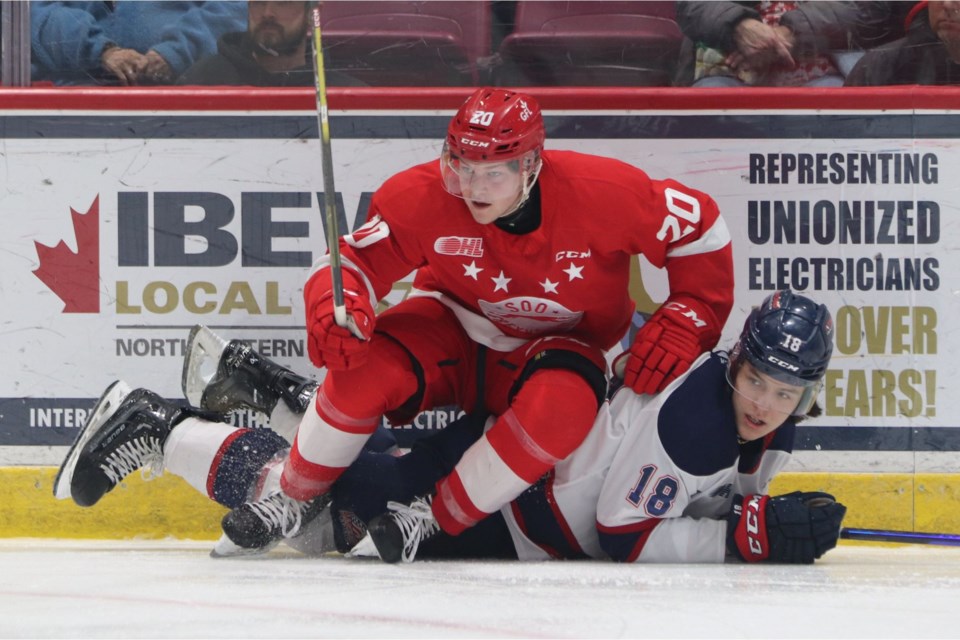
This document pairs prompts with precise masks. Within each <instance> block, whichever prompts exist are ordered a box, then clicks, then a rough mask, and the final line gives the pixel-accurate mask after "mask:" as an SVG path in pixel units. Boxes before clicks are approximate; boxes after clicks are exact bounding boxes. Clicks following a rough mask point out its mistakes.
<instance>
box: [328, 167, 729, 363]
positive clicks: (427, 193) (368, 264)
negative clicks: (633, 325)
mask: <svg viewBox="0 0 960 640" xmlns="http://www.w3.org/2000/svg"><path fill="white" fill-rule="evenodd" d="M539 188H540V201H541V212H542V213H541V215H542V220H541V224H540V226H539V228H538V229H536V230H535V231H533V232H530V233H527V234H523V235H517V234H512V233H509V232H507V231H504V230H502V229H500V228H499V227H497V226H496V225H494V224H488V225H481V224H478V223H477V222H475V221H474V219H473V217H472V216H471V215H470V212H469V210H468V209H467V207H466V204H465V203H464V202H463V200H462V199H460V198H457V197H455V196H453V195H451V194H449V193H447V192H446V191H445V190H444V188H443V184H442V181H441V178H440V168H439V163H438V162H436V161H434V162H429V163H425V164H422V165H418V166H415V167H412V168H410V169H407V170H405V171H403V172H401V173H399V174H397V175H395V176H394V177H392V178H390V179H389V180H387V181H386V182H385V183H384V184H383V186H382V187H381V188H380V189H379V190H378V191H377V192H376V193H375V194H374V196H373V199H372V202H371V208H370V213H369V218H368V221H367V223H366V224H365V225H363V226H362V227H361V228H359V229H358V230H357V231H355V232H354V233H353V234H351V235H349V236H346V237H345V238H343V239H342V241H341V251H342V258H343V264H344V267H345V268H351V269H354V270H355V271H357V272H359V273H361V274H362V275H363V277H364V278H365V279H366V281H367V283H368V285H369V287H370V294H371V298H372V300H373V301H374V302H375V301H377V300H379V299H381V298H383V297H384V296H385V295H386V294H387V293H388V292H389V291H390V289H391V287H392V285H393V284H394V283H395V282H396V281H398V280H400V279H401V278H403V277H404V276H406V275H407V274H409V273H410V272H411V271H413V270H417V273H416V276H415V280H414V292H413V293H412V295H429V296H434V297H437V298H439V299H440V300H442V301H443V302H444V304H446V305H447V306H449V307H450V308H451V309H453V310H454V312H455V313H456V314H457V316H458V318H459V319H460V321H461V322H462V324H463V326H464V328H465V329H466V331H467V333H468V334H469V335H470V336H471V338H473V339H474V340H476V341H477V342H479V343H481V344H485V345H487V346H488V347H490V348H493V349H497V350H500V351H507V350H512V349H515V348H517V347H518V346H520V345H521V344H522V343H523V342H526V341H528V340H531V339H534V338H537V337H540V336H545V335H556V334H564V335H569V336H571V337H575V338H577V339H580V340H583V341H584V342H586V343H588V344H590V345H591V346H594V347H599V348H601V349H609V348H610V347H611V346H613V345H614V344H615V343H616V342H617V341H618V340H619V339H620V338H621V337H622V336H623V335H624V333H625V332H626V330H627V328H628V325H629V323H630V319H631V316H632V313H633V310H634V303H633V301H632V300H631V299H630V296H629V291H628V280H629V277H630V260H634V259H636V258H635V257H634V256H636V255H637V254H643V255H645V256H646V258H647V259H648V260H649V261H650V262H651V263H652V264H653V265H655V266H657V267H665V268H666V270H667V274H668V278H669V285H670V297H671V298H673V297H675V296H688V297H692V298H694V299H696V300H698V301H701V302H703V303H704V304H705V305H706V306H707V307H708V308H709V309H710V310H711V311H712V313H713V318H710V319H709V321H710V322H711V323H715V328H716V334H717V335H719V334H720V331H721V330H722V328H723V323H724V322H725V321H726V319H727V315H728V314H729V312H730V308H731V306H732V303H733V264H732V254H731V247H730V235H729V232H728V230H727V227H726V225H725V224H724V222H723V219H722V218H721V217H720V213H719V211H718V209H717V205H716V203H715V202H714V201H713V199H711V198H710V197H709V196H708V195H706V194H704V193H701V192H699V191H696V190H694V189H690V188H688V187H686V186H684V185H682V184H680V183H678V182H676V181H674V180H652V179H651V178H649V177H648V176H647V174H646V173H644V172H643V171H641V170H640V169H638V168H636V167H634V166H632V165H629V164H626V163H624V162H620V161H618V160H614V159H610V158H603V157H598V156H590V155H585V154H581V153H576V152H571V151H545V152H544V153H543V168H542V170H541V172H540V176H539ZM320 266H324V265H323V264H320V263H318V268H319V267H320Z"/></svg>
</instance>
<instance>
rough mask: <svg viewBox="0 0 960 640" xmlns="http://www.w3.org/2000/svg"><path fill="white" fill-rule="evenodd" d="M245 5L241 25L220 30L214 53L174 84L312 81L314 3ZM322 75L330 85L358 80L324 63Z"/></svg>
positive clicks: (353, 83)
mask: <svg viewBox="0 0 960 640" xmlns="http://www.w3.org/2000/svg"><path fill="white" fill-rule="evenodd" d="M247 5H248V14H247V29H246V31H236V32H232V33H226V34H224V35H223V36H221V37H220V40H219V41H218V42H217V53H216V54H214V55H211V56H207V57H205V58H203V59H202V60H200V61H199V62H197V63H196V64H195V65H193V66H192V67H190V68H189V69H187V71H186V72H185V73H184V74H183V75H182V76H180V79H179V80H178V81H177V84H182V85H188V84H193V85H252V86H261V87H307V86H313V83H314V72H313V62H312V58H311V56H312V55H313V46H312V42H313V40H312V35H313V19H312V17H311V12H312V11H313V7H314V6H315V5H316V3H315V2H303V1H302V0H294V1H279V2H256V1H255V2H249V3H247ZM325 79H326V82H327V84H330V85H347V86H363V85H364V83H362V82H360V81H358V80H356V79H354V78H351V77H350V76H348V75H346V74H344V73H342V72H339V71H336V70H331V69H326V74H325Z"/></svg>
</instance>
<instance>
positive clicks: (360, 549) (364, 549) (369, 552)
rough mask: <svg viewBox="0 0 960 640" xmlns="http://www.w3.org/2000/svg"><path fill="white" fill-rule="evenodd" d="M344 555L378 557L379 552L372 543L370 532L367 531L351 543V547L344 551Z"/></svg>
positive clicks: (350, 556)
mask: <svg viewBox="0 0 960 640" xmlns="http://www.w3.org/2000/svg"><path fill="white" fill-rule="evenodd" d="M344 556H345V557H347V558H377V559H380V552H379V551H378V550H377V545H376V544H374V542H373V538H372V537H371V536H370V532H369V531H368V532H367V534H366V535H364V536H363V537H362V538H360V542H358V543H357V544H355V545H353V548H352V549H350V551H348V552H346V553H345V554H344Z"/></svg>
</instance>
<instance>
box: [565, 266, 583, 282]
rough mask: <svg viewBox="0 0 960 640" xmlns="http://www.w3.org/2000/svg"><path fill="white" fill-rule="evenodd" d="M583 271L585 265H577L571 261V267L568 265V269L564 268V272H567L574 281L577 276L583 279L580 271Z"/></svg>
mask: <svg viewBox="0 0 960 640" xmlns="http://www.w3.org/2000/svg"><path fill="white" fill-rule="evenodd" d="M581 271H583V267H582V266H580V267H578V266H577V265H575V264H573V263H572V262H571V263H570V266H569V267H567V268H566V269H564V270H563V272H564V273H565V274H567V275H568V276H570V282H573V281H574V280H576V279H577V278H580V279H581V280H583V276H582V275H580V272H581Z"/></svg>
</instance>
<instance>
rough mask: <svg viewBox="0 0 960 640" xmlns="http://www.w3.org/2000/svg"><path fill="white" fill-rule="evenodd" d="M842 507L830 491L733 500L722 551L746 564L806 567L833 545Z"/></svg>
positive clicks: (754, 496) (837, 532) (843, 508)
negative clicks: (772, 563)
mask: <svg viewBox="0 0 960 640" xmlns="http://www.w3.org/2000/svg"><path fill="white" fill-rule="evenodd" d="M846 512H847V508H846V507H845V506H843V505H842V504H840V503H839V502H836V500H835V499H834V497H833V496H832V495H830V494H829V493H823V492H819V491H811V492H800V491H794V492H793V493H788V494H785V495H782V496H776V497H773V498H771V497H770V496H763V495H756V494H755V495H750V496H746V497H744V496H739V495H738V496H734V499H733V508H732V509H731V510H730V515H729V516H728V517H727V551H728V552H730V553H731V554H733V555H735V556H737V557H738V558H740V559H741V560H745V561H747V562H760V561H762V560H766V561H768V562H781V563H788V564H811V563H812V562H813V561H814V560H815V559H817V558H819V557H820V556H822V555H823V554H824V553H826V552H827V551H829V550H830V549H833V548H834V547H835V546H837V539H838V538H839V537H840V523H841V522H842V521H843V516H844V514H845V513H846Z"/></svg>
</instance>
